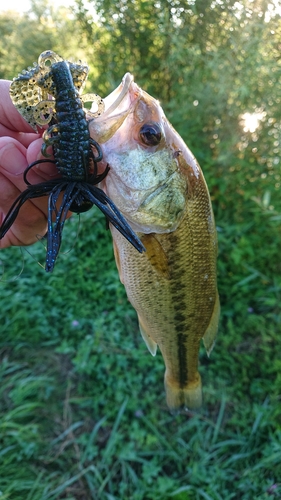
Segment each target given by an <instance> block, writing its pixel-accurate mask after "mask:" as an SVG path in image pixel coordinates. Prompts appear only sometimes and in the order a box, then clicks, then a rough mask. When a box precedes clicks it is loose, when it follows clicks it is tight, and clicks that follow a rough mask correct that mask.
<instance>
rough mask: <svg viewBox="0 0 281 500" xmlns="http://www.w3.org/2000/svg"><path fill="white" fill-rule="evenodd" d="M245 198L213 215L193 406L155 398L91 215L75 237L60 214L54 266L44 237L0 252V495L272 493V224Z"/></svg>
mask: <svg viewBox="0 0 281 500" xmlns="http://www.w3.org/2000/svg"><path fill="white" fill-rule="evenodd" d="M245 207H246V209H247V211H248V212H247V217H246V220H245V218H243V217H241V216H240V215H239V214H238V215H237V217H236V216H235V217H234V216H233V217H231V216H230V212H228V213H225V214H223V213H222V214H220V213H218V215H217V224H218V226H219V240H220V255H219V288H220V294H221V299H222V319H221V325H220V331H219V335H218V340H217V343H216V346H215V349H214V351H213V352H212V355H211V358H210V359H208V358H207V356H206V354H205V352H204V349H203V347H202V351H201V355H200V372H201V374H202V378H203V384H204V405H203V408H202V409H201V410H200V411H198V412H196V413H195V412H194V413H193V412H184V411H181V412H179V413H177V414H174V415H173V414H171V413H170V412H169V410H168V409H167V407H166V403H165V394H164V387H163V376H164V366H163V361H162V358H161V356H160V354H159V353H158V354H157V356H156V358H152V356H151V355H150V354H149V352H148V351H147V349H146V347H145V345H144V343H143V341H142V339H141V336H140V334H139V331H138V325H137V320H136V315H135V312H134V311H133V310H132V308H131V307H130V305H129V303H128V301H127V299H126V294H125V291H124V289H123V287H122V285H121V284H120V282H119V278H118V275H117V271H116V269H115V264H114V259H113V252H112V245H111V237H110V234H109V232H108V231H106V230H105V223H104V218H103V217H102V215H101V214H99V213H98V212H97V211H94V210H91V211H90V212H89V213H87V214H84V215H83V216H82V217H81V219H82V222H81V225H80V229H79V237H77V230H78V224H77V217H73V218H72V219H71V220H70V221H68V222H67V224H66V228H65V233H64V246H63V249H62V254H61V255H60V257H59V259H58V262H57V265H56V267H55V270H54V272H53V274H51V275H47V274H46V273H45V272H44V271H43V270H42V268H41V267H40V266H38V265H37V263H36V262H37V261H40V262H41V263H43V264H44V247H43V245H42V243H41V242H39V243H38V244H37V245H36V246H35V247H32V248H30V249H29V250H30V252H31V253H32V255H33V256H32V257H31V256H30V255H28V254H27V253H26V252H25V251H23V253H21V251H20V250H19V249H17V248H12V249H8V250H5V251H3V252H1V261H2V270H3V273H2V282H1V283H0V294H1V310H0V316H1V317H0V324H1V345H0V349H1V350H0V354H1V359H2V363H1V367H0V370H1V371H0V376H1V383H0V428H1V431H0V492H1V493H0V500H4V499H5V500H6V499H9V500H55V499H68V500H74V499H75V500H86V499H87V500H88V499H92V498H93V499H98V500H117V499H118V500H129V499H133V500H158V499H159V500H166V499H167V500H168V499H173V500H203V499H205V500H210V499H211V500H230V499H235V500H236V499H241V500H252V499H259V500H266V499H269V500H270V498H272V499H276V498H281V402H280V387H281V361H280V333H281V310H280V295H281V272H280V271H281V269H280V257H279V256H280V243H281V237H280V222H278V220H272V218H271V217H270V214H267V213H263V212H262V211H261V210H260V209H259V208H258V207H257V205H255V203H254V202H247V203H246V202H245ZM68 250H70V251H69V252H68V253H64V252H67V251H68ZM23 258H24V266H23V271H22V273H21V275H20V276H19V277H18V278H16V277H17V276H18V274H19V273H20V272H21V268H22V260H23ZM14 278H16V279H14Z"/></svg>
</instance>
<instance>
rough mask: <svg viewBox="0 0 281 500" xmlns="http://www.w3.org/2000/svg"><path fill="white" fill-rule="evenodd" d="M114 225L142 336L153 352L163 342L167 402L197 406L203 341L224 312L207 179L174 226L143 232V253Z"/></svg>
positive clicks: (117, 249) (117, 255)
mask: <svg viewBox="0 0 281 500" xmlns="http://www.w3.org/2000/svg"><path fill="white" fill-rule="evenodd" d="M111 231H112V235H113V241H114V252H115V259H116V263H117V267H118V270H119V275H120V279H121V281H122V283H123V284H124V286H125V288H126V292H127V296H128V299H129V300H130V302H131V304H132V305H133V307H134V308H135V309H136V311H137V314H138V318H139V324H140V329H141V333H142V336H143V338H144V340H145V341H146V344H147V346H148V348H149V350H150V352H151V353H152V354H155V353H156V345H158V346H159V349H160V351H161V353H162V356H163V359H164V362H165V367H166V372H165V389H166V398H167V404H168V406H169V407H170V408H171V409H176V408H178V407H180V406H185V407H187V408H190V409H193V408H198V407H199V406H201V403H202V390H201V377H200V375H199V372H198V356H199V347H200V341H201V339H202V338H203V337H204V343H205V347H206V349H207V351H208V352H210V351H211V349H212V346H213V343H214V339H215V335H216V331H217V326H218V318H219V299H218V293H217V285H216V256H217V242H216V230H215V225H214V219H213V214H212V209H211V204H210V199H209V195H208V192H207V188H206V185H205V183H204V182H202V185H200V183H198V187H197V191H195V192H194V193H193V196H192V197H191V198H190V199H189V200H187V206H186V211H185V215H184V217H183V219H182V221H181V223H180V225H179V226H178V228H177V229H176V230H175V231H173V232H171V233H166V234H156V233H152V234H142V235H139V236H140V237H141V240H142V242H143V244H144V246H145V247H146V252H145V253H144V254H139V253H138V252H136V251H135V250H134V249H133V248H132V246H131V245H130V244H129V243H128V242H127V241H126V240H125V239H124V238H123V237H122V236H121V235H120V233H119V232H118V231H116V229H115V228H111Z"/></svg>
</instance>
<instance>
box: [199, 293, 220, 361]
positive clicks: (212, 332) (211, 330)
mask: <svg viewBox="0 0 281 500" xmlns="http://www.w3.org/2000/svg"><path fill="white" fill-rule="evenodd" d="M219 319H220V299H219V294H218V292H217V295H216V302H215V307H214V310H213V314H212V317H211V320H210V323H209V326H208V328H207V330H206V332H205V333H204V336H203V342H204V346H205V349H206V351H207V354H208V356H210V354H211V352H212V349H213V347H214V345H215V340H216V335H217V331H218V325H219Z"/></svg>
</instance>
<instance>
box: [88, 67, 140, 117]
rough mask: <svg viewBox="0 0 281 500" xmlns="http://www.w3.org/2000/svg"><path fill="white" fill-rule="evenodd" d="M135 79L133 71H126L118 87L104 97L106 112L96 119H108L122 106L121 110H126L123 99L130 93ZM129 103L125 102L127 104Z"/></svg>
mask: <svg viewBox="0 0 281 500" xmlns="http://www.w3.org/2000/svg"><path fill="white" fill-rule="evenodd" d="M133 81H134V77H133V75H131V73H126V74H125V75H124V77H123V78H122V81H121V83H120V85H118V87H117V88H116V89H115V90H113V92H111V93H110V94H109V95H108V96H107V97H105V98H104V99H103V102H104V106H105V108H104V112H103V114H102V115H101V116H100V117H97V118H96V119H95V121H96V122H97V123H98V122H99V121H104V120H106V119H107V118H108V117H109V116H110V115H112V113H114V111H115V110H116V109H117V108H118V107H119V106H120V110H119V112H122V111H124V109H122V101H123V100H124V98H125V97H126V96H127V95H128V93H129V90H130V87H131V84H132V82H133ZM126 104H127V103H124V105H126Z"/></svg>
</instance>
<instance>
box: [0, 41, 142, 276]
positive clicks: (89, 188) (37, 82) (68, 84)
mask: <svg viewBox="0 0 281 500" xmlns="http://www.w3.org/2000/svg"><path fill="white" fill-rule="evenodd" d="M87 75H88V66H86V65H83V64H82V63H81V62H79V63H76V64H74V63H70V62H68V61H65V60H63V59H62V58H61V57H60V56H58V55H57V54H55V53H54V52H51V51H46V52H43V53H42V54H41V55H40V56H39V59H38V65H36V64H34V67H33V68H28V71H23V72H22V74H20V75H19V76H18V78H16V79H14V81H13V82H12V84H11V90H10V95H11V98H12V100H13V102H14V104H15V106H16V108H17V109H18V111H19V112H20V113H21V114H22V116H23V117H24V118H25V119H26V120H27V121H28V122H29V123H30V124H31V126H32V127H33V128H34V129H35V130H36V127H37V125H41V126H43V125H45V124H47V123H50V126H49V128H48V129H47V130H45V132H44V134H43V140H44V144H43V146H42V154H43V155H44V156H48V154H47V151H46V150H47V147H48V146H52V147H53V151H54V158H55V160H48V159H46V160H44V159H42V160H38V161H35V162H33V163H31V164H30V165H29V166H28V167H27V169H26V170H25V172H24V181H25V183H26V184H27V189H26V190H25V191H24V192H23V193H21V194H20V195H19V196H18V198H17V199H16V200H15V202H14V203H13V205H12V206H11V208H10V210H9V212H8V213H7V215H6V217H5V219H4V221H3V224H2V226H1V227H0V239H1V238H3V237H4V235H5V234H6V232H7V231H8V230H9V229H10V227H11V226H12V224H13V222H14V221H15V219H16V217H17V215H18V213H19V210H20V208H21V207H22V205H23V204H24V203H25V202H26V201H27V200H30V199H34V198H39V197H41V196H49V200H48V232H47V255H46V266H45V269H46V271H47V272H51V271H52V270H53V269H54V266H55V262H56V258H57V255H58V252H59V249H60V244H61V238H62V231H63V226H64V223H65V220H66V217H67V213H68V211H69V210H71V211H72V212H76V213H80V212H85V211H87V210H89V209H90V208H91V207H92V206H93V205H96V206H97V207H98V208H99V209H100V210H101V211H102V212H103V213H104V214H105V216H106V218H107V219H108V221H109V222H111V224H113V225H114V226H115V227H116V229H118V231H120V233H121V234H122V235H123V236H124V237H125V238H127V240H128V241H129V242H130V243H131V244H132V245H133V246H134V247H135V248H136V249H137V250H138V251H139V252H143V251H145V248H144V246H143V244H142V243H141V241H140V239H139V238H138V236H137V235H136V234H135V233H134V231H133V230H132V229H131V227H130V226H129V224H128V223H127V221H126V219H125V218H124V217H123V216H122V214H121V213H120V211H119V210H118V208H117V207H116V206H115V204H114V203H113V202H112V201H111V200H110V199H109V198H108V196H106V194H105V193H104V192H103V191H102V190H101V189H100V188H98V187H97V186H96V184H98V183H99V182H101V181H102V180H103V179H104V178H105V176H106V175H107V173H108V171H109V167H108V166H107V167H106V168H105V170H104V172H103V173H101V174H98V167H97V163H98V162H99V161H101V160H102V150H101V148H100V146H99V144H98V143H97V142H96V141H94V140H93V139H92V138H91V137H90V133H89V129H88V122H87V120H86V113H85V111H84V109H83V102H86V101H88V102H89V101H95V102H96V103H97V106H98V110H97V112H96V113H88V112H87V113H88V115H89V114H90V116H92V117H93V118H94V117H95V116H97V115H100V114H101V113H102V111H103V107H104V106H103V101H102V99H101V98H100V97H99V96H97V95H96V94H86V95H84V96H80V90H81V89H82V88H83V86H84V84H85V81H86V78H87ZM50 96H51V99H50ZM94 151H95V153H96V154H95V153H94ZM49 161H51V162H52V163H55V165H56V166H57V169H58V171H59V173H60V174H61V178H58V179H52V180H49V181H46V182H42V183H39V184H36V185H31V184H30V183H29V181H28V180H27V174H28V172H29V170H30V169H31V168H32V167H34V166H35V165H37V164H38V163H44V162H49ZM61 193H63V197H62V202H61V204H60V206H59V207H57V202H58V198H59V195H60V194H61ZM53 219H54V222H53Z"/></svg>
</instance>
